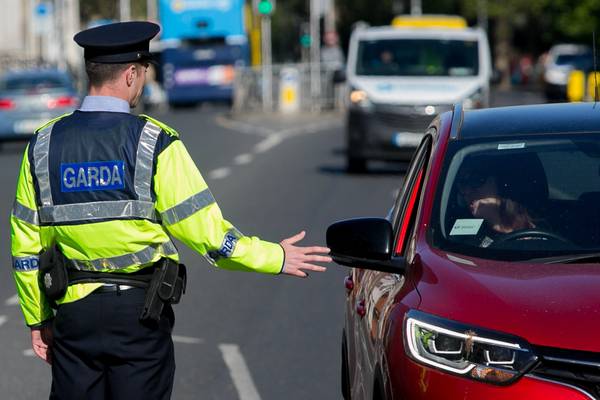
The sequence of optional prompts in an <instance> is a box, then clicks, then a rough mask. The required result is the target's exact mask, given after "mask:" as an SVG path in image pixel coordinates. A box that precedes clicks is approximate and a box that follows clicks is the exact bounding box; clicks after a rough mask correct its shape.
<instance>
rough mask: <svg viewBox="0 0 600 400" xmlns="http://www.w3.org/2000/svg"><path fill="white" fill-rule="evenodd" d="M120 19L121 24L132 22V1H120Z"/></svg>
mask: <svg viewBox="0 0 600 400" xmlns="http://www.w3.org/2000/svg"><path fill="white" fill-rule="evenodd" d="M119 19H120V20H121V22H123V21H129V20H131V0H119Z"/></svg>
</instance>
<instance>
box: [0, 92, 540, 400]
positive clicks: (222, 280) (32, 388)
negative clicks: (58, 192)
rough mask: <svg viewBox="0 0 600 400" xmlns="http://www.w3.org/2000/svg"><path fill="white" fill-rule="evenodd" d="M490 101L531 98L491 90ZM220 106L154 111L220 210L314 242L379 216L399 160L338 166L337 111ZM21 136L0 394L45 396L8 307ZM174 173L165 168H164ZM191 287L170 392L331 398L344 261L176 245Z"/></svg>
mask: <svg viewBox="0 0 600 400" xmlns="http://www.w3.org/2000/svg"><path fill="white" fill-rule="evenodd" d="M493 98H494V103H495V104H496V105H505V104H511V103H522V102H539V101H540V100H541V99H540V98H539V97H538V96H537V95H536V94H534V93H527V94H522V93H521V94H514V93H513V94H511V93H498V94H496V95H495V96H494V97H493ZM224 111H225V110H223V109H219V108H201V109H192V110H184V111H177V112H163V113H154V114H153V116H155V117H156V118H158V119H160V120H162V121H164V122H166V123H167V124H169V125H171V126H172V127H174V128H175V129H177V130H178V131H179V132H180V135H181V138H182V140H183V141H184V143H185V144H186V146H187V147H188V150H189V151H190V153H191V155H192V157H193V158H194V160H195V161H196V163H197V165H198V166H199V168H200V170H201V171H202V172H203V174H204V176H205V178H206V180H207V182H208V184H209V186H210V188H211V190H212V192H213V194H214V196H215V198H216V199H217V201H218V203H219V204H220V206H221V209H222V210H223V213H224V215H225V217H226V218H227V219H228V220H230V221H231V222H233V223H234V224H235V225H236V227H237V228H238V229H240V230H241V231H242V232H244V233H245V234H247V235H256V236H259V237H261V238H263V239H266V240H271V241H280V240H281V239H283V238H285V237H288V236H291V235H293V234H295V233H297V232H298V231H299V230H302V229H305V230H306V231H307V232H308V234H307V238H306V239H305V241H304V243H306V244H322V243H324V241H325V231H326V229H327V226H328V225H329V224H330V223H332V222H334V221H336V220H339V219H344V218H350V217H357V216H365V215H371V216H383V215H385V214H386V212H387V210H388V209H389V207H390V206H391V204H392V201H393V199H394V196H395V194H396V192H397V190H398V187H399V185H400V184H401V182H402V170H403V167H404V166H403V165H386V164H380V165H375V166H374V168H373V170H372V171H371V172H370V173H369V174H364V175H348V174H346V173H345V170H344V165H345V158H344V148H343V143H344V140H343V134H344V132H343V122H342V118H341V117H340V116H337V115H334V114H330V115H325V116H321V117H306V116H304V117H301V118H287V119H274V118H260V117H258V116H255V117H250V118H245V119H237V120H231V119H229V118H227V117H226V115H225V112H224ZM23 150H24V144H22V143H21V144H19V143H16V144H8V145H5V146H4V147H3V149H2V152H1V153H0V185H1V187H2V188H4V189H3V190H2V191H0V226H2V227H4V229H2V230H0V235H1V236H0V251H1V252H2V253H1V254H3V255H4V261H5V267H4V268H2V269H0V344H1V346H0V360H2V363H3V371H4V372H3V373H2V374H0V390H1V395H0V397H1V398H3V399H40V398H46V397H47V395H48V391H49V386H50V369H49V367H48V366H47V365H45V364H44V363H43V362H42V361H40V360H38V359H37V358H35V357H34V356H33V353H32V351H31V350H30V341H29V330H28V328H26V327H25V326H24V324H23V321H22V316H21V314H20V311H19V308H18V306H17V305H16V297H15V289H14V284H13V281H12V277H11V268H10V261H9V256H10V245H9V243H10V232H9V221H8V217H9V214H10V209H11V207H12V202H13V198H14V188H15V185H16V178H17V173H18V168H19V163H20V160H21V157H22V152H23ZM178 173H183V172H182V171H173V174H178ZM179 248H180V253H181V255H182V260H183V261H184V263H186V264H187V266H188V274H189V279H188V291H187V293H186V295H185V296H184V298H183V300H182V303H181V304H179V305H178V306H177V307H176V310H175V311H176V324H175V329H174V332H173V335H174V336H173V338H174V341H175V349H176V360H177V372H176V380H175V389H174V393H173V399H175V400H184V399H215V400H223V399H227V400H228V399H233V400H235V399H239V400H259V399H262V400H279V399H286V400H305V399H340V398H341V395H340V391H339V375H340V371H339V354H340V335H341V329H342V320H343V315H342V310H343V301H344V289H343V276H344V275H345V273H346V270H345V268H342V267H339V266H337V265H334V264H332V265H330V266H329V269H328V271H327V272H325V273H322V274H312V275H311V276H310V277H309V278H308V279H298V278H291V277H287V276H266V275H259V274H250V273H239V272H238V273H236V272H228V271H222V270H218V269H215V268H213V267H211V266H210V265H208V264H207V263H206V262H205V261H204V260H203V258H201V257H200V256H199V255H197V254H194V253H193V252H192V251H191V250H189V249H187V248H185V247H184V246H183V245H180V246H179Z"/></svg>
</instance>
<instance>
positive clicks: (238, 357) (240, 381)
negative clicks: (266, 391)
mask: <svg viewBox="0 0 600 400" xmlns="http://www.w3.org/2000/svg"><path fill="white" fill-rule="evenodd" d="M219 350H221V353H222V354H223V360H225V364H227V368H229V374H230V375H231V379H232V380H233V384H234V385H235V388H236V389H237V391H238V396H239V398H240V400H260V395H259V394H258V390H256V386H255V385H254V382H253V381H252V376H251V375H250V370H249V369H248V366H247V365H246V361H245V360H244V357H243V356H242V353H240V348H239V347H238V346H237V345H235V344H220V345H219Z"/></svg>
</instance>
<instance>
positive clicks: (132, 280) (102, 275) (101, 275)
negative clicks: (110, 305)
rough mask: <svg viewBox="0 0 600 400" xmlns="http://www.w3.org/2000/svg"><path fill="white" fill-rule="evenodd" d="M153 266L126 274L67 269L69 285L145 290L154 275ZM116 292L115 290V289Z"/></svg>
mask: <svg viewBox="0 0 600 400" xmlns="http://www.w3.org/2000/svg"><path fill="white" fill-rule="evenodd" d="M154 269H155V268H154V266H151V267H147V268H143V269H141V270H139V271H136V272H131V273H128V274H124V273H120V272H96V271H79V270H75V269H70V268H69V269H68V270H67V274H68V277H69V285H73V284H76V283H105V284H106V283H108V284H112V285H127V286H134V287H140V288H147V287H148V285H149V284H150V281H151V280H152V276H153V274H154ZM115 290H116V289H115Z"/></svg>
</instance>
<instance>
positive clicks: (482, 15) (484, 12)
mask: <svg viewBox="0 0 600 400" xmlns="http://www.w3.org/2000/svg"><path fill="white" fill-rule="evenodd" d="M477 24H478V25H479V27H480V28H481V29H483V30H484V31H486V32H487V31H488V3H487V0H477Z"/></svg>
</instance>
